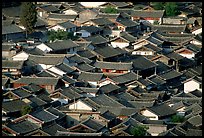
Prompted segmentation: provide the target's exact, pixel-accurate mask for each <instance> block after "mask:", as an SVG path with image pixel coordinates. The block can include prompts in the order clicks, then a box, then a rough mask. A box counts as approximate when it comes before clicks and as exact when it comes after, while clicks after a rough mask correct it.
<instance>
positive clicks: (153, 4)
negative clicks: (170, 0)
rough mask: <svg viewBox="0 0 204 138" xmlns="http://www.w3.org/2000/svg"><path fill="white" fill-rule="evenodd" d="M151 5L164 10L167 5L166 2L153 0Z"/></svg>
mask: <svg viewBox="0 0 204 138" xmlns="http://www.w3.org/2000/svg"><path fill="white" fill-rule="evenodd" d="M151 5H152V6H153V8H154V9H155V10H163V9H164V7H165V4H164V2H152V3H151Z"/></svg>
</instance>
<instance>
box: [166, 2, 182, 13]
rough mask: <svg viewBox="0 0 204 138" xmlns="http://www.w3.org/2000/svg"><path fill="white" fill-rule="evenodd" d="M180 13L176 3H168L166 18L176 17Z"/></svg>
mask: <svg viewBox="0 0 204 138" xmlns="http://www.w3.org/2000/svg"><path fill="white" fill-rule="evenodd" d="M178 13H179V11H178V5H177V4H176V3H175V2H166V4H165V14H166V16H176V15H177V14H178Z"/></svg>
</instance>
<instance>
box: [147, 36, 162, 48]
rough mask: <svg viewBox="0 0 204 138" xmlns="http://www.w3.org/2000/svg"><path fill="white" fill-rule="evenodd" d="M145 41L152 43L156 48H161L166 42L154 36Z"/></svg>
mask: <svg viewBox="0 0 204 138" xmlns="http://www.w3.org/2000/svg"><path fill="white" fill-rule="evenodd" d="M145 40H147V41H149V42H150V43H152V44H154V45H156V46H161V45H162V44H163V42H164V41H161V40H160V39H157V38H155V37H153V36H150V37H148V38H146V39H145Z"/></svg>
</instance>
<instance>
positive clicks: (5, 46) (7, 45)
mask: <svg viewBox="0 0 204 138" xmlns="http://www.w3.org/2000/svg"><path fill="white" fill-rule="evenodd" d="M14 47H15V43H2V48H1V49H2V51H10V50H11V49H13V48H14Z"/></svg>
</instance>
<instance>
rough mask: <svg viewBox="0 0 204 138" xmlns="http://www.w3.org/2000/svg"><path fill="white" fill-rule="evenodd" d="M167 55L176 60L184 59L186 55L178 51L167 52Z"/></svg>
mask: <svg viewBox="0 0 204 138" xmlns="http://www.w3.org/2000/svg"><path fill="white" fill-rule="evenodd" d="M165 56H167V57H168V58H171V59H174V60H176V61H178V60H181V59H183V58H184V57H183V56H181V55H179V54H178V53H175V52H171V53H168V54H166V55H165Z"/></svg>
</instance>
